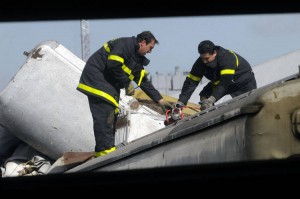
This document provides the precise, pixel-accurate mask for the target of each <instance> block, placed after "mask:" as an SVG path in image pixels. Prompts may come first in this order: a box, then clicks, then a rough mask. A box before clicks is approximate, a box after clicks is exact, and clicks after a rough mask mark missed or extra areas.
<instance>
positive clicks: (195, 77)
mask: <svg viewBox="0 0 300 199" xmlns="http://www.w3.org/2000/svg"><path fill="white" fill-rule="evenodd" d="M187 77H188V78H190V79H191V80H194V81H196V82H200V80H201V77H198V76H195V75H192V74H191V73H189V74H188V76H187Z"/></svg>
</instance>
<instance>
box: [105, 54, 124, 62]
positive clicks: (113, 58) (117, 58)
mask: <svg viewBox="0 0 300 199" xmlns="http://www.w3.org/2000/svg"><path fill="white" fill-rule="evenodd" d="M108 59H110V60H114V61H118V62H121V63H122V64H124V59H123V58H122V57H120V56H118V55H109V56H108Z"/></svg>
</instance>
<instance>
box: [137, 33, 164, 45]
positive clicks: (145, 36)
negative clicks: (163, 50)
mask: <svg viewBox="0 0 300 199" xmlns="http://www.w3.org/2000/svg"><path fill="white" fill-rule="evenodd" d="M136 38H137V41H138V42H141V41H143V40H145V41H146V44H149V43H150V42H151V40H152V39H153V40H154V41H155V44H159V42H158V40H157V39H156V38H155V37H154V35H153V34H152V33H151V32H150V31H143V32H141V33H140V34H138V35H137V36H136Z"/></svg>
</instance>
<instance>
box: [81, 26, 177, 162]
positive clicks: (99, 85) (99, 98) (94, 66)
mask: <svg viewBox="0 0 300 199" xmlns="http://www.w3.org/2000/svg"><path fill="white" fill-rule="evenodd" d="M155 44H158V41H157V40H156V38H155V37H154V35H153V34H152V33H151V32H150V31H143V32H141V33H140V34H138V35H137V36H136V37H135V36H132V37H121V38H117V39H113V40H110V41H108V42H107V43H105V44H104V45H103V46H102V47H101V48H100V49H98V50H97V51H96V52H95V53H94V54H92V55H91V56H90V57H89V59H88V60H87V62H86V65H85V67H84V69H83V71H82V74H81V77H80V80H79V84H78V86H77V90H79V91H80V92H82V93H84V94H86V95H87V97H88V102H89V107H90V111H91V114H92V117H93V129H94V136H95V141H96V145H95V157H99V156H102V155H106V154H108V153H110V152H113V151H114V150H116V147H115V145H114V144H115V130H116V129H115V126H116V121H117V115H118V111H119V98H120V89H123V88H125V93H126V95H133V94H134V91H135V88H134V87H133V84H132V81H134V82H135V83H136V84H137V86H138V87H140V88H141V89H142V90H143V91H144V92H145V93H146V94H147V95H148V96H149V97H150V98H151V99H152V100H153V101H155V102H156V103H157V104H158V105H160V106H161V108H162V109H163V111H166V110H167V109H172V105H171V104H169V103H168V102H166V101H164V100H163V97H162V96H161V94H160V93H159V92H158V91H157V90H156V89H155V88H154V86H153V85H152V83H151V82H150V81H149V79H148V78H147V75H146V71H145V70H144V66H147V65H148V64H149V62H150V60H148V59H147V58H146V57H145V55H146V54H147V53H151V51H152V50H153V48H154V46H155Z"/></svg>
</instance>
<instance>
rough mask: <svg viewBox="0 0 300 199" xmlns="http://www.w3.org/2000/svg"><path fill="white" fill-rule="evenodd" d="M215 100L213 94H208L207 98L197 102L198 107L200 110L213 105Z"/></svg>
mask: <svg viewBox="0 0 300 199" xmlns="http://www.w3.org/2000/svg"><path fill="white" fill-rule="evenodd" d="M215 102H216V98H215V97H214V96H210V97H209V98H207V99H204V100H202V101H201V102H199V104H200V105H201V107H200V109H201V111H203V110H205V109H208V108H210V107H212V106H214V103H215Z"/></svg>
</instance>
